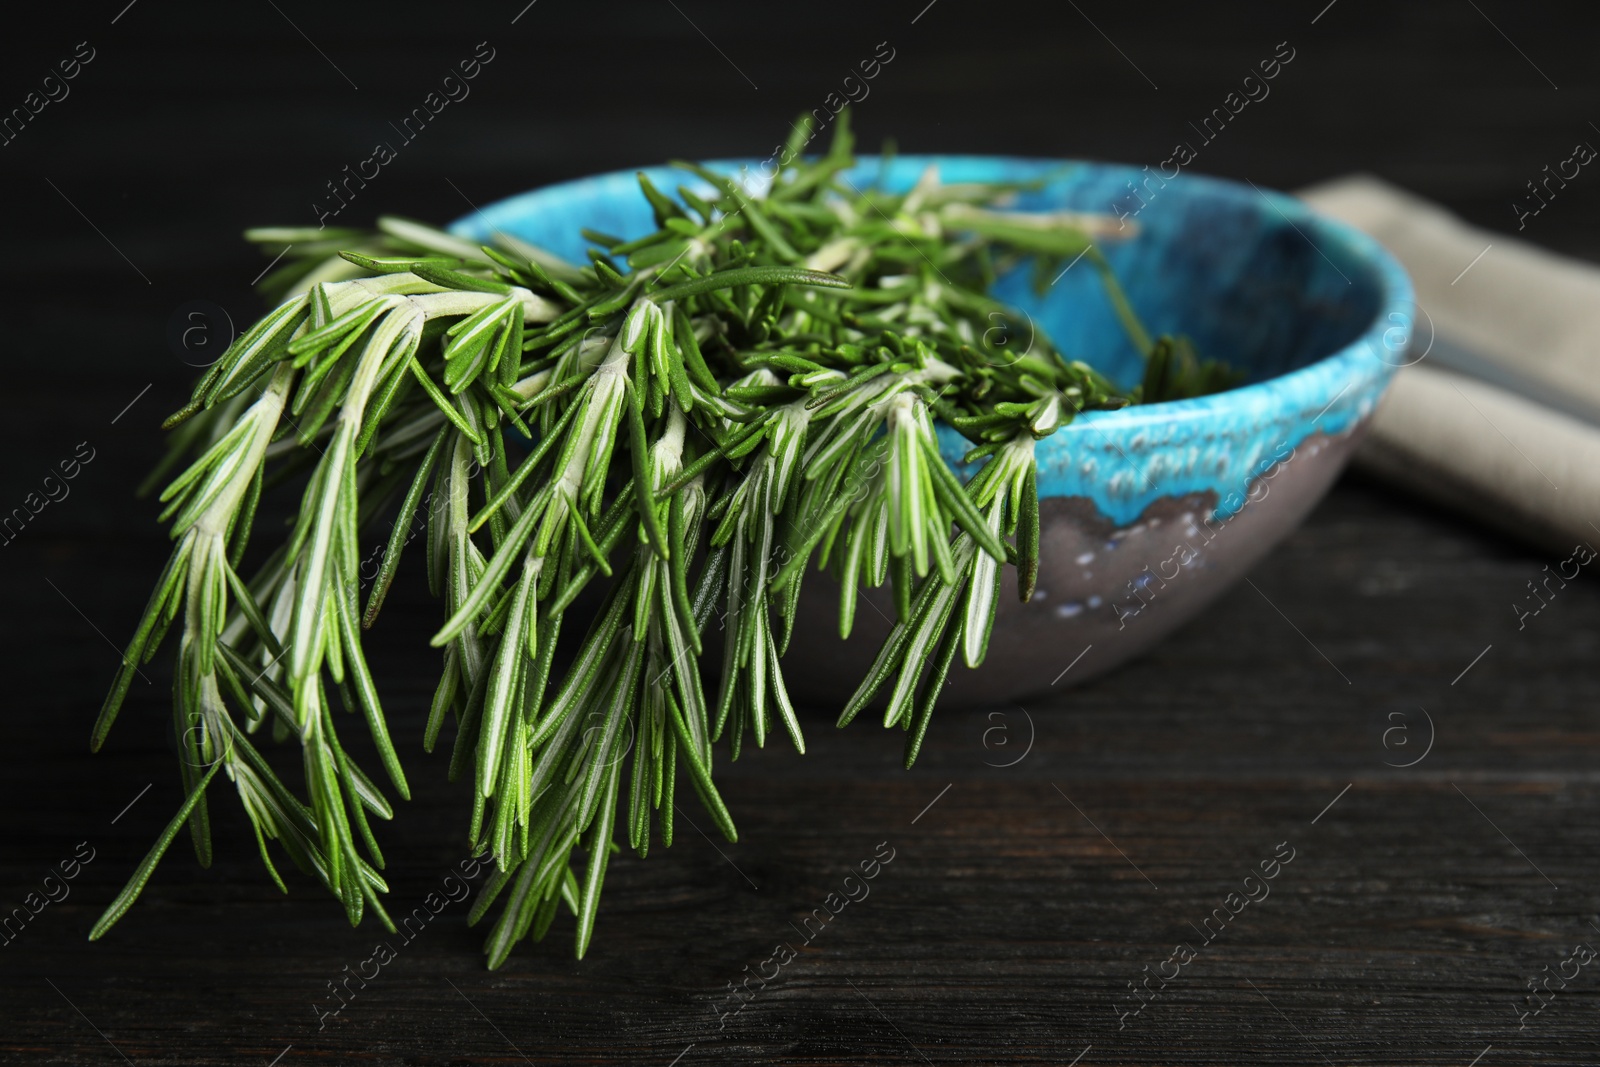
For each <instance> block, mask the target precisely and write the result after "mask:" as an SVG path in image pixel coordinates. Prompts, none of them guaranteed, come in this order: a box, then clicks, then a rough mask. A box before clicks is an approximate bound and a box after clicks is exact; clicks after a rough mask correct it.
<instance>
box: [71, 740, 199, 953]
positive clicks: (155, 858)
mask: <svg viewBox="0 0 1600 1067" xmlns="http://www.w3.org/2000/svg"><path fill="white" fill-rule="evenodd" d="M221 766H222V761H221V760H217V761H216V762H214V763H212V764H211V767H210V768H209V769H208V770H207V771H206V773H205V774H204V775H203V776H201V778H200V781H199V784H198V785H197V786H196V788H195V789H193V790H192V791H190V793H189V795H188V797H187V798H186V799H185V800H184V802H183V806H182V807H181V808H179V809H178V814H177V815H174V816H173V817H172V821H171V822H169V823H167V828H166V829H165V830H163V831H161V836H160V837H158V838H157V839H156V843H155V845H153V846H152V847H151V849H150V851H149V852H148V853H146V854H145V857H144V859H143V860H141V861H140V863H139V866H138V867H136V868H135V869H134V872H133V877H131V878H129V879H128V884H127V885H125V886H123V888H122V892H120V893H118V894H117V897H116V899H115V900H113V901H112V902H111V904H110V906H109V907H107V908H106V910H105V912H104V913H103V914H101V916H100V918H99V920H98V921H97V922H96V923H95V924H94V928H93V929H91V930H90V931H89V940H90V941H98V940H100V939H101V938H102V937H104V936H105V934H106V931H107V930H109V929H111V928H112V927H113V926H115V925H116V922H117V920H118V919H120V918H122V916H123V915H125V914H126V913H127V911H128V909H129V908H131V907H133V902H134V901H136V900H138V899H139V894H140V893H142V892H144V887H145V883H146V882H148V881H150V875H151V874H153V873H154V872H155V869H156V864H158V863H160V862H161V857H162V856H164V855H166V852H167V848H168V846H170V845H171V844H172V839H173V838H175V837H177V836H178V831H179V830H182V829H183V824H184V823H186V822H188V821H189V815H190V813H191V812H193V811H194V809H195V805H197V804H199V803H200V801H201V799H202V798H203V797H204V796H205V791H206V787H207V786H209V785H210V784H211V779H213V778H215V777H216V776H217V768H219V767H221Z"/></svg>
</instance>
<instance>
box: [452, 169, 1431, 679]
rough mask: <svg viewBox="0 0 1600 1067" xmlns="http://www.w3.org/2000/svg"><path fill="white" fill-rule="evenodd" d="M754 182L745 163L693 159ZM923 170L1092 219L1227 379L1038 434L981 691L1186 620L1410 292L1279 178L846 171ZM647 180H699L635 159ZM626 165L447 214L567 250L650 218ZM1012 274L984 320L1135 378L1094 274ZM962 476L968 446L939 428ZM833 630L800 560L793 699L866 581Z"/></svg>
mask: <svg viewBox="0 0 1600 1067" xmlns="http://www.w3.org/2000/svg"><path fill="white" fill-rule="evenodd" d="M707 165H708V166H710V167H712V168H713V169H715V170H718V171H721V172H723V173H729V174H740V175H743V176H744V177H745V181H746V184H747V185H748V186H749V187H751V188H752V190H754V191H759V189H760V187H761V185H762V184H763V177H762V174H761V171H760V167H759V163H758V161H754V160H732V161H718V162H713V163H710V164H707ZM929 166H936V167H938V168H939V174H940V177H941V179H942V180H943V181H945V182H964V181H1036V182H1040V183H1042V184H1041V186H1040V187H1039V188H1037V189H1036V190H1030V191H1026V192H1023V193H1020V194H1019V195H1018V196H1017V198H1016V203H1015V207H1016V209H1017V210H1023V211H1045V210H1070V211H1080V212H1092V213H1096V214H1103V215H1107V216H1110V219H1109V223H1108V225H1107V226H1106V227H1105V229H1106V233H1105V235H1104V236H1103V237H1097V238H1096V246H1097V247H1099V248H1100V249H1101V251H1102V252H1103V254H1104V255H1105V257H1106V259H1107V260H1108V261H1109V262H1110V264H1111V267H1112V269H1113V270H1114V271H1115V272H1116V275H1117V277H1118V279H1119V280H1120V282H1121V283H1122V286H1123V288H1124V289H1125V290H1126V291H1127V293H1128V296H1129V298H1130V300H1131V302H1132V303H1133V306H1134V307H1135V308H1136V309H1137V311H1138V313H1139V315H1140V317H1141V318H1142V319H1143V320H1144V322H1145V324H1146V326H1147V327H1148V328H1149V329H1150V330H1151V332H1152V333H1163V332H1171V333H1183V334H1187V335H1188V336H1189V337H1190V338H1192V339H1193V340H1194V341H1195V343H1196V346H1197V347H1198V349H1199V351H1200V352H1201V353H1202V354H1203V355H1205V356H1208V357H1213V358H1220V359H1225V360H1227V361H1228V362H1229V363H1231V364H1232V365H1233V366H1234V367H1235V368H1237V369H1239V370H1241V371H1243V372H1244V373H1245V375H1246V379H1245V382H1244V384H1242V385H1240V386H1239V387H1237V388H1234V389H1229V390H1227V391H1225V392H1221V393H1217V394H1214V395H1211V396H1207V397H1201V398H1198V399H1193V400H1180V401H1173V402H1169V403H1160V404H1147V405H1138V406H1135V407H1130V408H1124V409H1123V410H1121V411H1097V412H1091V413H1088V414H1084V415H1081V416H1079V417H1078V418H1077V419H1075V420H1074V421H1073V422H1072V423H1070V424H1069V425H1067V426H1066V427H1064V428H1063V429H1062V430H1060V431H1059V432H1057V433H1056V434H1055V435H1053V436H1051V437H1049V438H1046V439H1045V440H1043V441H1041V442H1040V443H1039V446H1038V451H1037V460H1038V465H1039V497H1040V501H1039V508H1040V523H1041V539H1040V563H1039V579H1038V583H1037V586H1036V589H1035V592H1034V594H1033V598H1032V599H1031V600H1030V601H1029V602H1028V603H1026V604H1023V603H1020V602H1019V601H1018V598H1017V593H1016V585H1015V572H1014V571H1013V570H1011V569H1010V568H1007V572H1006V579H1005V581H1006V589H1005V591H1004V593H1003V595H1002V599H1001V602H1000V607H999V610H998V613H997V617H996V619H995V625H994V634H993V639H992V640H991V642H990V647H989V653H988V657H987V658H986V660H985V661H984V663H983V664H982V666H980V667H979V668H978V669H977V670H963V669H957V670H952V672H951V678H950V682H949V688H948V689H947V692H946V695H945V698H944V699H945V700H946V701H948V702H949V703H951V704H954V705H971V704H981V703H999V702H1004V701H1007V700H1012V699H1016V698H1020V697H1024V696H1027V695H1030V694H1033V693H1037V692H1041V691H1045V690H1050V689H1052V688H1064V687H1065V686H1067V685H1070V684H1079V683H1082V682H1084V681H1087V680H1089V679H1090V678H1093V677H1094V676H1096V675H1098V674H1101V673H1104V672H1105V671H1108V670H1110V669H1112V668H1113V667H1116V666H1118V665H1119V664H1121V663H1124V662H1126V661H1128V660H1129V659H1132V658H1133V657H1135V656H1137V655H1139V654H1140V653H1141V652H1143V651H1145V650H1146V649H1148V648H1150V647H1151V646H1152V645H1154V644H1155V643H1156V642H1157V641H1159V640H1161V638H1163V637H1165V636H1166V635H1167V634H1169V633H1171V632H1172V631H1173V630H1174V629H1176V628H1177V627H1179V626H1182V625H1183V624H1184V623H1186V622H1188V621H1190V620H1191V619H1193V618H1195V617H1196V616H1197V615H1199V614H1200V612H1201V611H1202V610H1203V609H1204V608H1205V606H1206V605H1207V604H1209V603H1211V602H1212V601H1213V600H1215V599H1216V598H1217V597H1218V596H1220V595H1221V594H1222V593H1223V592H1224V591H1225V590H1226V589H1227V588H1228V587H1229V586H1231V585H1233V584H1234V583H1235V582H1236V581H1238V579H1239V578H1241V577H1242V576H1243V575H1244V574H1245V572H1247V571H1248V570H1249V569H1250V568H1251V567H1252V566H1254V564H1255V563H1256V562H1257V561H1258V560H1259V559H1260V558H1261V557H1262V556H1263V555H1265V554H1266V552H1267V551H1268V550H1269V549H1271V548H1272V546H1273V545H1275V544H1276V543H1277V542H1278V541H1279V540H1281V539H1282V538H1283V537H1284V536H1285V535H1287V534H1288V533H1289V532H1290V531H1291V530H1293V529H1294V528H1295V526H1297V525H1298V524H1299V523H1300V522H1301V520H1303V519H1304V518H1305V516H1306V514H1307V513H1308V512H1309V511H1310V510H1311V508H1312V507H1313V506H1314V505H1315V504H1316V502H1317V501H1318V499H1320V498H1321V496H1322V495H1323V493H1325V492H1326V491H1327V489H1328V487H1329V485H1330V484H1331V483H1332V482H1333V480H1334V478H1335V477H1336V476H1337V475H1338V474H1339V471H1340V470H1341V469H1342V468H1343V467H1344V465H1345V463H1346V462H1347V461H1348V460H1349V458H1350V456H1351V454H1352V453H1353V452H1354V451H1355V448H1356V446H1357V445H1358V444H1359V443H1360V440H1361V437H1362V435H1363V434H1364V432H1365V430H1366V427H1367V424H1368V421H1369V419H1370V416H1371V414H1372V411H1373V408H1374V407H1375V405H1376V404H1377V403H1378V400H1379V398H1380V397H1381V396H1382V394H1383V391H1384V389H1385V388H1386V387H1387V385H1388V383H1389V381H1390V379H1391V378H1392V376H1393V374H1394V372H1395V370H1396V368H1397V367H1399V366H1400V365H1402V363H1403V362H1404V358H1403V357H1404V351H1405V347H1406V345H1407V343H1408V342H1409V336H1410V326H1411V322H1412V315H1413V314H1414V311H1415V304H1414V302H1413V299H1412V292H1411V284H1410V281H1409V280H1408V279H1407V277H1406V275H1405V272H1404V271H1403V270H1402V269H1401V268H1400V266H1399V264H1398V263H1396V262H1395V260H1394V259H1393V258H1392V257H1391V256H1390V255H1389V254H1388V253H1387V252H1385V251H1384V250H1383V249H1382V248H1381V247H1380V246H1379V245H1378V244H1377V243H1376V242H1375V241H1373V240H1372V239H1371V238H1369V237H1367V236H1366V235H1364V234H1362V233H1360V232H1359V231H1357V230H1354V229H1352V228H1350V227H1349V226H1346V225H1344V224H1342V223H1339V222H1336V221H1333V220H1331V219H1326V218H1322V217H1320V216H1318V215H1315V214H1314V213H1312V212H1311V211H1310V210H1309V209H1308V208H1307V207H1306V206H1305V205H1304V204H1302V203H1301V202H1299V201H1298V200H1295V199H1293V198H1291V197H1288V196H1284V195H1281V194H1278V193H1273V192H1267V191H1263V190H1260V189H1258V188H1256V187H1254V186H1252V185H1242V184H1239V183H1236V182H1231V181H1225V180H1221V179H1216V178H1208V177H1203V176H1199V175H1194V174H1189V173H1180V174H1179V175H1178V176H1177V177H1175V178H1171V179H1167V178H1165V177H1163V176H1162V175H1161V174H1160V173H1159V172H1151V171H1150V170H1149V168H1143V169H1139V168H1134V167H1130V166H1120V165H1111V164H1103V163H1089V162H1076V161H1071V160H1040V159H1020V158H1009V157H993V156H899V157H897V158H895V159H894V160H892V161H891V162H889V163H888V164H887V165H882V164H880V162H878V161H876V160H869V161H866V162H863V163H861V164H860V165H858V166H857V167H856V168H855V169H854V170H853V171H851V172H848V173H847V175H846V176H847V177H848V178H849V180H851V181H852V182H854V183H855V184H857V185H860V186H865V185H866V184H867V183H872V182H877V183H880V184H881V186H882V187H883V188H886V189H890V190H903V189H906V188H909V187H910V186H911V184H912V183H913V182H915V181H916V179H917V177H918V176H919V175H921V174H922V173H923V171H924V170H925V169H926V168H927V167H929ZM644 169H645V172H646V173H647V174H648V175H649V176H650V178H651V180H652V181H653V182H655V184H656V185H657V186H658V187H660V188H662V189H672V188H676V187H677V186H679V185H684V186H688V187H689V188H691V189H699V188H700V187H702V186H703V185H704V183H703V182H701V181H700V180H698V179H695V178H693V177H692V176H689V175H687V174H685V173H684V172H682V171H678V170H673V169H671V168H667V167H653V168H644ZM635 174H636V171H632V170H629V171H618V172H615V173H611V174H602V175H599V176H596V177H591V178H584V179H580V180H577V181H571V182H565V183H562V184H560V185H553V186H549V187H547V188H543V189H539V190H536V191H534V192H530V193H525V194H522V195H520V196H516V197H512V198H510V199H507V200H503V201H500V202H498V203H495V204H492V205H490V206H488V207H486V208H483V209H482V210H480V211H478V212H475V213H474V214H473V215H471V216H469V217H467V218H464V219H460V220H458V221H457V222H456V223H454V224H453V226H452V227H451V229H452V232H454V233H456V234H458V235H460V236H464V237H469V238H474V239H478V240H486V239H487V238H488V237H489V236H490V235H491V234H492V233H493V232H494V231H496V230H498V231H502V232H505V233H509V234H511V235H513V236H516V237H520V238H522V239H524V240H527V241H531V242H533V243H535V244H538V245H541V246H543V247H545V248H547V249H549V250H550V251H552V252H555V253H557V254H558V255H562V256H565V257H567V258H570V259H573V260H575V261H582V259H583V258H584V249H585V242H584V241H583V239H582V237H581V236H580V235H579V233H578V231H579V229H580V227H589V228H591V229H595V230H600V231H603V232H606V233H612V234H617V235H619V236H622V237H624V238H629V239H631V238H633V237H637V236H642V235H643V234H645V233H648V232H650V231H651V230H653V229H654V228H655V227H654V223H653V221H652V217H651V212H650V208H649V205H648V204H647V203H646V201H645V199H644V197H643V195H641V193H640V192H639V187H638V184H637V181H636V179H635ZM1028 273H1029V272H1028V271H1027V270H1025V269H1019V270H1017V271H1013V272H1012V273H1011V274H1009V275H1007V276H1004V277H1002V278H1001V279H1000V280H999V282H998V283H997V285H996V289H995V295H996V296H997V297H999V298H1000V299H1002V300H1005V301H1006V302H1007V303H1009V304H1010V305H1011V306H1012V307H1014V308H1015V309H1016V311H1017V315H1016V317H1015V318H1016V321H1015V322H1007V323H997V327H998V328H1001V329H1003V330H1005V331H1006V333H1007V337H1006V340H1007V343H1010V344H1013V345H1015V346H1017V347H1018V348H1022V349H1023V350H1025V346H1026V345H1027V344H1028V343H1029V339H1030V338H1031V337H1033V336H1034V331H1038V330H1042V331H1044V333H1045V334H1046V335H1047V336H1048V337H1049V338H1050V339H1051V340H1052V341H1053V342H1054V343H1055V345H1056V347H1057V348H1058V349H1059V350H1060V351H1062V352H1063V353H1066V354H1068V355H1070V356H1072V357H1074V358H1081V359H1084V360H1085V361H1087V362H1089V363H1091V364H1093V365H1094V366H1095V367H1097V368H1098V369H1100V370H1101V371H1103V372H1105V373H1106V374H1108V375H1109V376H1110V377H1111V378H1112V379H1113V380H1115V381H1118V382H1120V383H1123V384H1132V383H1133V382H1136V381H1138V380H1139V377H1140V374H1141V358H1140V356H1139V353H1138V352H1137V351H1136V350H1135V349H1134V348H1133V347H1132V345H1131V344H1130V343H1129V341H1128V339H1127V337H1126V335H1125V334H1124V333H1123V331H1122V329H1121V327H1120V326H1119V324H1118V323H1117V320H1116V319H1115V317H1114V313H1113V311H1112V309H1111V307H1110V305H1109V303H1108V301H1106V299H1105V298H1104V295H1103V293H1102V291H1101V290H1100V288H1099V282H1098V280H1097V278H1096V277H1095V274H1094V272H1093V271H1092V270H1090V269H1087V268H1082V269H1077V270H1074V269H1072V268H1071V267H1070V266H1069V267H1068V268H1067V269H1066V270H1064V271H1063V272H1062V273H1061V274H1060V275H1059V276H1058V277H1057V278H1056V280H1055V281H1054V282H1053V283H1052V284H1050V286H1049V288H1048V289H1047V290H1046V291H1045V292H1044V294H1043V295H1039V294H1037V293H1035V292H1034V291H1033V288H1032V287H1031V285H1030V284H1029V278H1028V276H1027V275H1028ZM939 434H940V444H941V450H942V452H943V454H944V456H945V458H946V459H947V460H948V461H949V462H950V463H951V465H952V466H953V467H955V468H956V469H957V470H958V472H960V473H961V474H963V476H965V475H967V474H970V473H971V472H970V471H968V470H965V469H963V468H962V465H961V456H962V455H963V454H964V452H965V451H966V448H967V447H968V445H967V442H966V441H965V440H964V439H963V438H961V437H960V435H958V434H957V433H955V431H954V430H952V429H950V428H949V427H947V426H940V427H939ZM863 595H864V596H866V597H867V599H868V600H869V602H870V605H871V608H873V609H875V610H865V609H864V608H862V607H858V609H857V611H856V624H855V630H854V632H853V633H852V634H851V636H850V638H849V639H848V640H841V639H840V638H839V635H838V631H837V626H836V623H835V618H836V614H837V612H836V607H835V598H836V596H837V587H836V586H832V585H831V582H830V580H829V578H828V576H827V575H826V574H820V573H817V572H814V571H813V572H812V573H810V574H809V575H808V576H807V578H806V586H805V591H804V594H803V596H802V598H801V604H800V608H799V613H798V615H797V619H796V630H795V636H794V639H793V641H792V642H791V644H790V646H789V650H788V653H787V655H786V656H785V658H784V668H785V669H784V676H785V679H786V680H787V682H788V685H789V688H790V691H791V694H792V695H793V696H794V697H795V698H796V699H797V700H801V701H805V702H810V703H818V704H837V703H839V702H841V701H843V700H844V699H846V698H848V696H849V694H850V693H851V692H852V691H853V690H854V687H855V684H856V682H857V681H858V680H859V679H860V678H861V677H862V676H863V675H864V674H865V672H866V670H867V668H868V667H869V665H870V664H871V662H872V660H873V657H874V656H875V655H876V652H877V649H878V647H879V645H880V643H881V641H882V639H883V637H884V636H885V635H886V634H887V633H888V631H889V626H890V619H892V618H893V615H894V609H893V606H892V598H891V596H890V594H889V591H888V589H887V588H883V589H878V590H871V591H867V592H865V593H864V594H863Z"/></svg>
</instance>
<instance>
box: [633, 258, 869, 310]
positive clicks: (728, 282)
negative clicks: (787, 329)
mask: <svg viewBox="0 0 1600 1067" xmlns="http://www.w3.org/2000/svg"><path fill="white" fill-rule="evenodd" d="M850 284H851V283H850V282H849V280H848V279H845V278H841V277H839V276H838V275H837V274H829V273H827V272H826V271H820V270H808V269H806V268H804V267H740V268H737V269H735V270H724V271H718V272H716V273H715V274H710V275H707V276H706V277H704V278H696V279H695V280H694V281H690V282H680V283H679V284H677V285H673V286H668V287H667V288H665V289H658V290H657V291H655V292H653V293H651V294H650V297H651V299H652V300H655V301H656V302H657V303H662V304H664V303H666V302H667V301H668V300H685V299H687V298H689V297H691V296H700V295H702V294H705V293H712V292H716V291H718V290H720V289H730V288H732V287H734V286H736V285H811V286H818V287H821V288H827V289H848V288H850Z"/></svg>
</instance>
